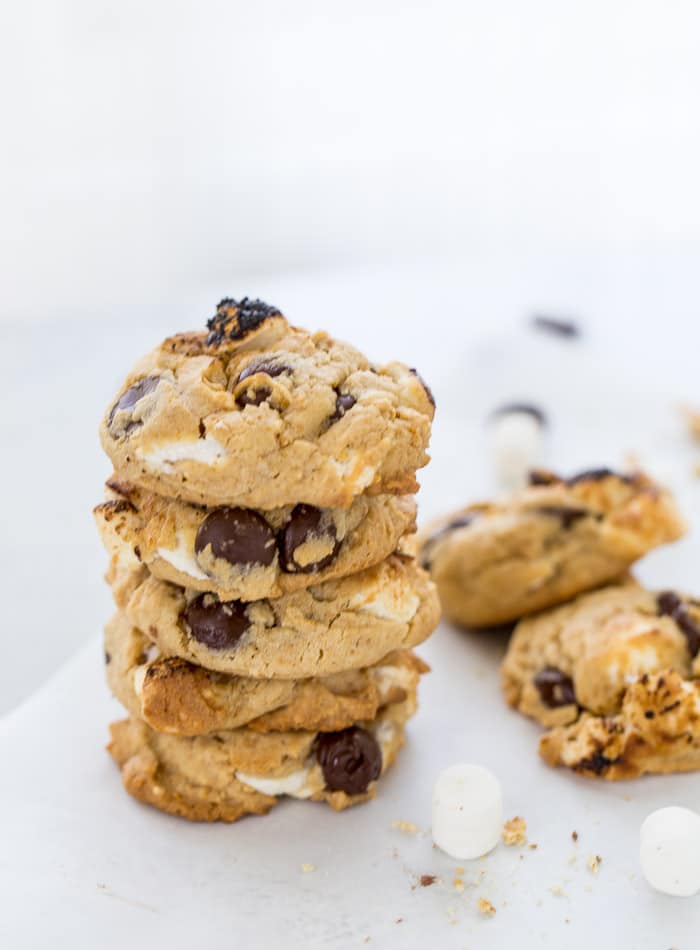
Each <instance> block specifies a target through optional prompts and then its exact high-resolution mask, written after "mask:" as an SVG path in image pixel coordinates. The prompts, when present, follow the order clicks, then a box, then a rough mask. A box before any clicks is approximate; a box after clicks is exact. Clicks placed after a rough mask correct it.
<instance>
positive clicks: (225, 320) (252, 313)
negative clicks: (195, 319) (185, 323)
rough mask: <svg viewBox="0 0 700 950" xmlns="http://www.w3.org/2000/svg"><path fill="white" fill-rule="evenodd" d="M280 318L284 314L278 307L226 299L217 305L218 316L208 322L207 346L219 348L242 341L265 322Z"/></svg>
mask: <svg viewBox="0 0 700 950" xmlns="http://www.w3.org/2000/svg"><path fill="white" fill-rule="evenodd" d="M280 316H282V314H281V311H280V310H279V309H278V308H277V307H274V306H272V305H271V304H268V303H265V302H264V301H262V300H257V299H256V300H252V299H251V298H250V297H242V298H241V300H234V299H233V298H232V297H225V298H224V299H223V300H221V301H220V302H219V303H218V304H217V307H216V314H215V315H214V316H213V317H211V319H210V320H207V329H208V330H209V335H208V336H207V339H206V343H207V346H218V345H219V344H221V343H223V342H224V341H225V340H233V341H235V340H242V339H243V338H244V337H245V336H247V334H248V333H250V332H252V331H253V330H257V328H258V327H259V326H260V324H261V323H264V322H265V320H267V319H269V318H270V317H280Z"/></svg>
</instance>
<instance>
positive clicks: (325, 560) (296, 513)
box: [94, 477, 416, 601]
mask: <svg viewBox="0 0 700 950" xmlns="http://www.w3.org/2000/svg"><path fill="white" fill-rule="evenodd" d="M415 513H416V504H415V501H414V499H413V497H412V496H404V495H376V496H374V497H368V496H365V495H362V496H360V497H358V498H356V499H354V501H353V503H352V505H351V506H350V508H348V509H342V508H335V509H333V508H331V509H322V508H315V507H314V506H312V505H306V504H298V505H287V506H286V507H284V508H276V509H272V510H270V511H256V510H254V509H250V508H240V507H233V508H232V507H217V508H205V507H203V506H201V505H191V504H187V503H185V502H179V501H173V500H172V499H169V498H163V497H162V496H160V495H154V494H153V493H152V492H148V491H144V490H142V489H139V488H136V486H134V485H131V484H129V483H128V482H123V481H120V480H119V479H118V478H116V477H113V478H111V479H110V480H109V481H108V482H107V500H106V501H105V502H103V503H102V504H100V505H98V506H97V507H96V508H95V511H94V514H95V519H96V522H97V526H98V528H99V531H100V534H101V536H102V540H103V542H104V544H105V547H106V548H107V550H108V551H109V552H110V554H112V555H115V554H119V555H120V560H121V561H122V562H123V563H127V562H130V563H131V564H132V566H134V567H136V566H138V564H139V563H141V564H144V565H146V566H147V567H148V569H149V571H150V572H151V573H152V574H154V575H155V576H156V577H158V578H160V579H161V580H166V581H171V582H172V583H175V584H181V585H183V586H186V587H190V588H192V589H193V590H199V591H208V592H211V593H215V594H217V595H218V596H219V597H221V598H223V599H225V600H233V599H238V600H246V601H250V600H260V599H261V598H264V597H279V596H281V595H282V594H286V593H289V592H291V591H295V590H300V589H302V588H304V587H310V586H311V585H313V584H318V583H321V582H323V581H326V580H331V579H333V578H335V577H344V576H346V575H348V574H354V573H356V572H357V571H361V570H363V569H364V568H366V567H370V566H371V565H373V564H378V563H379V562H380V561H382V560H383V559H384V558H386V557H388V556H389V555H390V554H391V553H392V552H393V551H395V550H396V547H397V545H398V544H399V541H400V539H401V537H402V535H404V534H405V533H406V532H407V531H413V530H414V529H415Z"/></svg>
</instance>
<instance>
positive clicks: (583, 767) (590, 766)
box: [576, 752, 622, 775]
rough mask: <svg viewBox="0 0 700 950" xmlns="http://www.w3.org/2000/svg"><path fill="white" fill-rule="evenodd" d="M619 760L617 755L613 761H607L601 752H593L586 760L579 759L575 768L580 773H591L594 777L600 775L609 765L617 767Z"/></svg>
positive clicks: (619, 757)
mask: <svg viewBox="0 0 700 950" xmlns="http://www.w3.org/2000/svg"><path fill="white" fill-rule="evenodd" d="M621 758H622V756H619V755H618V756H616V757H615V758H614V759H609V758H608V757H607V755H603V753H602V752H594V753H593V755H591V756H589V757H588V758H587V759H581V761H580V762H579V764H578V765H577V766H576V768H577V770H579V771H582V772H593V773H594V774H595V775H602V774H603V772H606V771H607V770H608V769H609V768H610V766H611V765H617V763H618V762H619V761H620V760H621Z"/></svg>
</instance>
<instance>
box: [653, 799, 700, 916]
mask: <svg viewBox="0 0 700 950" xmlns="http://www.w3.org/2000/svg"><path fill="white" fill-rule="evenodd" d="M639 860H640V862H641V865H642V872H643V874H644V877H645V878H646V879H647V881H648V882H649V884H650V885H651V886H652V887H653V888H655V889H656V890H657V891H661V893H662V894H671V895H673V896H674V897H690V896H691V895H693V894H695V893H696V892H697V891H699V890H700V815H698V814H697V813H696V812H694V811H691V810H690V809H689V808H679V807H676V806H674V807H671V808H659V809H658V811H653V812H652V813H651V814H650V815H649V816H648V817H647V818H646V820H645V821H644V823H643V824H642V827H641V830H640V833H639Z"/></svg>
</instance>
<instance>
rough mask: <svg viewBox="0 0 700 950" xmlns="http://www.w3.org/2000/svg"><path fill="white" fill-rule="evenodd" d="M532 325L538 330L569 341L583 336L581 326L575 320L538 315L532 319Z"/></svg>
mask: <svg viewBox="0 0 700 950" xmlns="http://www.w3.org/2000/svg"><path fill="white" fill-rule="evenodd" d="M532 325H533V327H535V329H537V330H544V331H545V333H552V334H554V335H555V336H561V337H567V338H568V339H573V338H575V337H577V336H580V334H581V330H580V328H579V326H578V325H577V324H576V323H574V321H573V320H561V319H559V318H558V317H546V316H544V314H536V315H535V316H534V317H533V318H532Z"/></svg>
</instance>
